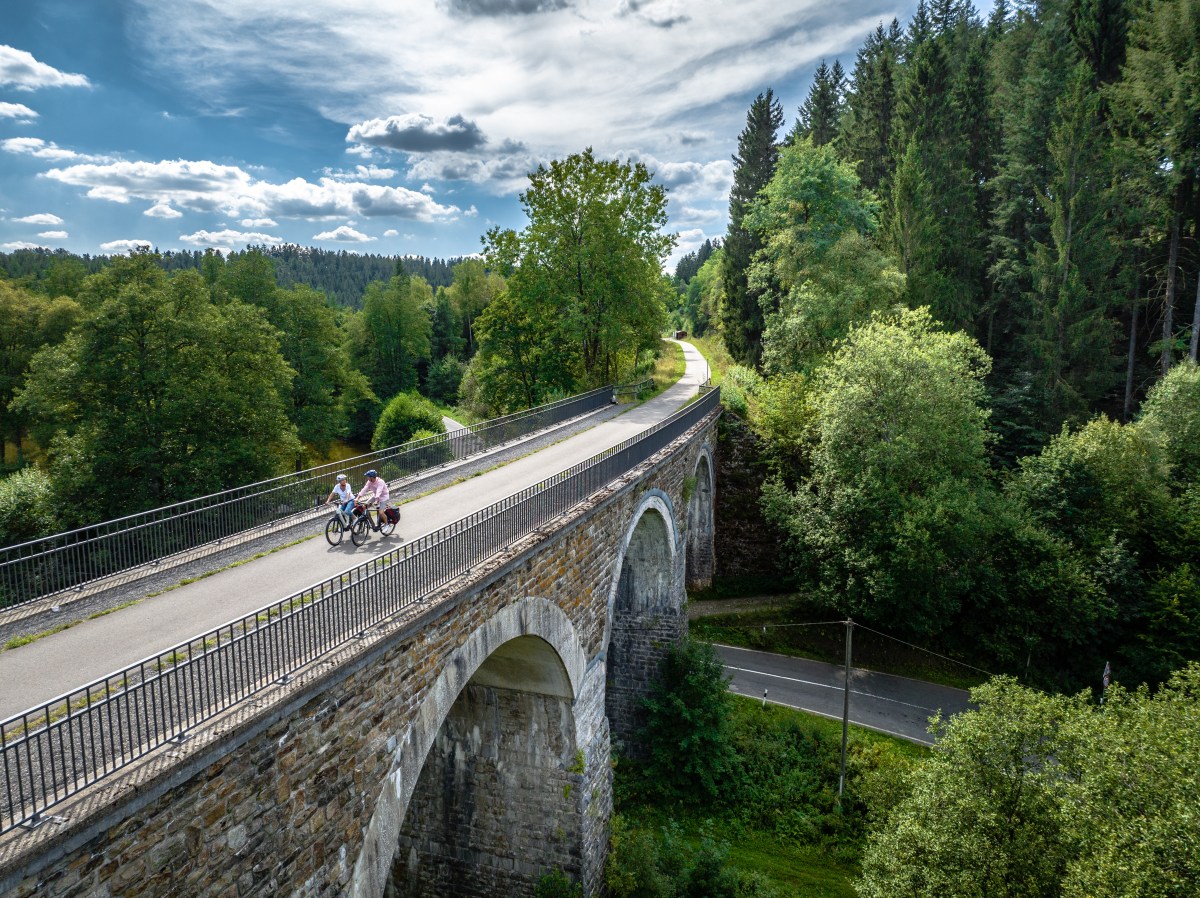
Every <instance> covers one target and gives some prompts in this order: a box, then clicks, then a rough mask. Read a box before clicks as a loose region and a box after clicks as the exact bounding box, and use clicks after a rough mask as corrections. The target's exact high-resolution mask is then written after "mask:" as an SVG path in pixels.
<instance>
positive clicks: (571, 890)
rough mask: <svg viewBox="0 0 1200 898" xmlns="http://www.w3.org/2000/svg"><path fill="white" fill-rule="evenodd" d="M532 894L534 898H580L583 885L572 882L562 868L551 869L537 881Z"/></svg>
mask: <svg viewBox="0 0 1200 898" xmlns="http://www.w3.org/2000/svg"><path fill="white" fill-rule="evenodd" d="M533 895H534V898H581V896H582V895H583V886H582V885H581V884H580V883H577V882H572V881H571V878H570V877H569V876H567V874H565V873H563V871H562V870H552V871H550V872H549V873H545V874H543V875H542V877H541V879H539V880H538V881H537V885H535V886H534V887H533Z"/></svg>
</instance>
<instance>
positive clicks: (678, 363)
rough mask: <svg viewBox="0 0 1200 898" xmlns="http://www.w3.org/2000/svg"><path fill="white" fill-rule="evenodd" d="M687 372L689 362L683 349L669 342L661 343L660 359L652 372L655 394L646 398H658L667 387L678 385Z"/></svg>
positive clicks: (651, 378)
mask: <svg viewBox="0 0 1200 898" xmlns="http://www.w3.org/2000/svg"><path fill="white" fill-rule="evenodd" d="M686 370H687V360H686V359H685V358H684V355H683V347H682V346H680V345H679V344H678V343H672V342H670V341H669V340H663V341H661V344H660V351H659V353H658V358H657V359H656V360H655V362H654V370H653V371H651V372H650V382H651V386H652V389H653V392H651V393H649V394H647V396H646V398H650V396H657V395H658V394H659V393H661V392H662V391H663V390H665V389H667V387H670V386H673V385H674V384H677V383H678V382H679V379H680V378H681V377H683V373H684V372H685V371H686Z"/></svg>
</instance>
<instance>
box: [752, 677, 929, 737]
mask: <svg viewBox="0 0 1200 898" xmlns="http://www.w3.org/2000/svg"><path fill="white" fill-rule="evenodd" d="M730 688H733V687H730ZM734 691H735V692H736V690H734ZM738 694H739V695H743V696H745V697H746V698H755V696H753V695H745V693H741V692H739V693H738ZM755 700H756V701H757V699H755ZM767 704H768V705H778V706H779V707H781V708H791V709H792V710H793V711H803V712H804V713H805V714H815V715H817V717H824V718H825V719H826V720H841V719H842V716H841V715H840V714H828V713H826V712H825V711H818V710H816V709H815V708H806V707H804V706H803V705H789V704H788V703H787V702H777V701H775V700H774V699H767ZM850 723H851V724H852V725H853V726H856V727H862V728H863V729H864V730H874V731H875V732H876V733H883V734H884V735H885V736H894V737H896V738H897V739H903V740H904V741H906V742H915V743H917V745H924V746H925V747H926V748H931V747H932V746H933V743H932V742H926V741H925V740H924V739H922V738H920V737H918V736H910V735H908V734H907V733H897V732H896V731H895V730H885V729H884V728H883V727H881V726H876V725H875V724H873V723H859V722H858V721H855V720H852V721H850Z"/></svg>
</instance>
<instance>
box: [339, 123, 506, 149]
mask: <svg viewBox="0 0 1200 898" xmlns="http://www.w3.org/2000/svg"><path fill="white" fill-rule="evenodd" d="M346 141H347V142H348V143H358V144H367V145H368V146H373V147H384V148H386V149H389V150H401V151H403V152H406V153H431V152H434V151H437V150H449V151H452V152H461V151H464V150H474V149H478V148H479V147H481V146H483V145H484V144H485V143H487V137H485V136H484V133H483V132H482V131H481V130H479V126H478V125H476V124H475V123H474V122H470V121H467V120H466V119H465V118H463V117H462V116H461V115H453V116H451V117H450V118H448V119H446V120H445V121H441V122H439V121H436V120H434V119H432V118H430V117H429V116H427V115H421V114H420V113H409V114H407V115H393V116H391V117H390V118H386V119H380V118H373V119H371V120H370V121H366V122H359V123H358V124H357V125H354V126H353V127H351V128H350V130H349V132H348V133H347V134H346Z"/></svg>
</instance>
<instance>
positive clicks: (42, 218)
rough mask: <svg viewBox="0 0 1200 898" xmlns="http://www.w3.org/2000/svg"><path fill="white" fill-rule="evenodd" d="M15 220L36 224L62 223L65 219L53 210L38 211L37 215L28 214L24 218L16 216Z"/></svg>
mask: <svg viewBox="0 0 1200 898" xmlns="http://www.w3.org/2000/svg"><path fill="white" fill-rule="evenodd" d="M13 221H19V222H21V223H22V224H35V225H60V224H62V223H63V220H62V219H61V218H59V217H58V216H57V215H55V214H54V213H53V212H38V213H37V214H35V215H26V216H24V217H23V218H14V219H13Z"/></svg>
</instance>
